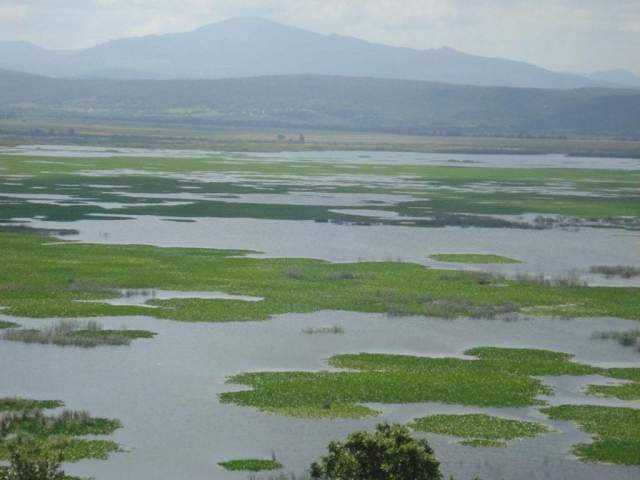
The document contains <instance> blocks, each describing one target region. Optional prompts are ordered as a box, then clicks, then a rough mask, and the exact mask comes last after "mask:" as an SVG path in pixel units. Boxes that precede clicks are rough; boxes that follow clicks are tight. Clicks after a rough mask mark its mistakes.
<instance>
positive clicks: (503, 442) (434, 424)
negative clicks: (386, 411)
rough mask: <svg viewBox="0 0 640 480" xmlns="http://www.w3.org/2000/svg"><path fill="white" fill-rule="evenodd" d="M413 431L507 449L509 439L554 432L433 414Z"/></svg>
mask: <svg viewBox="0 0 640 480" xmlns="http://www.w3.org/2000/svg"><path fill="white" fill-rule="evenodd" d="M410 426H411V428H413V429H414V430H418V431H420V432H430V433H437V434H439V435H449V436H453V437H461V438H464V440H463V441H462V442H461V443H462V444H464V445H467V446H491V447H506V446H507V442H508V441H510V440H515V439H521V438H528V437H535V436H538V435H542V434H545V433H548V432H550V431H551V429H550V428H549V427H547V426H546V425H543V424H541V423H537V422H525V421H522V420H512V419H507V418H500V417H494V416H491V415H485V414H468V415H431V416H428V417H422V418H417V419H416V420H414V421H413V422H412V423H411V425H410Z"/></svg>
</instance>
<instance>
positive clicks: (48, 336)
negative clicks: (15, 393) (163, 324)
mask: <svg viewBox="0 0 640 480" xmlns="http://www.w3.org/2000/svg"><path fill="white" fill-rule="evenodd" d="M154 336H155V333H154V332H148V331H146V330H103V329H102V326H101V325H100V324H99V323H97V322H95V321H93V320H90V321H87V322H79V321H74V320H61V321H59V322H57V323H55V324H54V325H52V326H49V327H47V328H44V329H41V330H39V329H35V328H29V329H15V330H10V331H8V332H5V333H4V335H2V338H4V339H5V340H10V341H12V342H23V343H42V344H52V345H61V346H76V347H84V348H91V347H97V346H99V345H129V344H131V341H132V340H135V339H138V338H153V337H154Z"/></svg>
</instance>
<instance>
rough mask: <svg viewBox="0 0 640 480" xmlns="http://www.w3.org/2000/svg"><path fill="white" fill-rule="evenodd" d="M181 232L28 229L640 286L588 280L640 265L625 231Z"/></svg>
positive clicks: (110, 226) (152, 222) (130, 227)
mask: <svg viewBox="0 0 640 480" xmlns="http://www.w3.org/2000/svg"><path fill="white" fill-rule="evenodd" d="M190 220H194V221H193V222H188V223H186V222H181V223H180V224H179V227H176V223H175V222H173V221H167V219H164V218H163V217H154V216H138V217H131V218H130V219H128V220H125V219H123V220H80V221H76V222H49V221H42V220H33V221H31V222H29V225H31V226H33V227H36V228H47V229H76V230H78V232H79V233H78V234H77V235H65V236H64V238H65V239H68V240H80V241H83V242H90V243H110V244H147V245H156V246H160V247H203V248H216V249H241V250H254V251H257V252H260V253H259V254H256V255H254V256H258V257H296V258H298V257H305V258H317V259H322V260H329V261H334V262H355V261H359V260H374V261H385V260H399V261H407V262H416V263H421V264H424V265H431V266H434V267H446V268H458V269H460V268H474V269H481V270H489V271H494V272H503V273H511V274H515V273H533V274H543V275H547V276H558V275H567V274H569V273H573V272H575V271H578V272H581V273H582V274H583V276H584V278H585V279H586V280H591V281H592V282H594V283H597V284H612V285H613V284H618V285H640V278H638V277H636V278H635V279H634V278H632V279H611V280H607V279H605V278H603V277H601V276H593V275H590V276H589V275H586V270H588V268H589V267H590V266H592V265H638V266H640V264H639V261H640V236H636V235H630V234H629V233H628V232H626V231H623V230H615V229H601V228H580V229H577V230H563V229H550V230H520V229H498V228H462V227H443V228H414V227H409V226H407V227H403V226H386V225H371V226H358V225H338V224H333V223H317V222H313V221H295V220H260V219H246V218H193V219H190ZM437 253H487V254H497V255H503V256H507V257H510V258H514V259H517V260H521V261H522V262H523V263H521V264H503V265H465V264H459V263H457V264H452V263H446V262H436V261H433V260H430V259H429V255H433V254H437Z"/></svg>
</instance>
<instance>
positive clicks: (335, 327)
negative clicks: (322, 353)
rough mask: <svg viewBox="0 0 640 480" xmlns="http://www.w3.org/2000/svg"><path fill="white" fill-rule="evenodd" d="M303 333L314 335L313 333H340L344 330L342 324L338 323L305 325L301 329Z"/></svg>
mask: <svg viewBox="0 0 640 480" xmlns="http://www.w3.org/2000/svg"><path fill="white" fill-rule="evenodd" d="M302 332H303V333H306V334H308V335H315V334H318V333H320V334H323V333H324V334H334V335H337V334H340V333H344V332H345V330H344V328H343V327H342V326H340V325H331V326H327V327H306V328H303V329H302Z"/></svg>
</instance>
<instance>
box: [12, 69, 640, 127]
mask: <svg viewBox="0 0 640 480" xmlns="http://www.w3.org/2000/svg"><path fill="white" fill-rule="evenodd" d="M0 116H4V117H5V118H15V119H17V120H18V121H22V120H27V121H28V120H29V119H33V118H42V117H49V118H55V119H56V120H57V121H63V120H64V119H75V120H80V121H81V122H96V121H112V120H115V121H127V122H132V121H133V122H139V121H152V122H156V123H157V122H169V123H184V124H198V125H208V126H241V127H246V126H249V127H277V128H280V127H292V128H300V129H331V130H352V131H356V130H357V131H371V132H397V133H416V134H435V135H542V136H565V135H566V136H582V135H594V136H608V137H625V138H640V91H638V90H633V89H629V90H622V89H602V88H581V89H573V90H545V89H537V88H512V87H481V86H463V85H451V84H445V83H433V82H422V81H414V80H396V79H376V78H363V77H339V76H327V75H281V76H264V77H251V78H236V79H217V80H216V79H214V80H184V79H183V80H104V79H59V78H58V79H56V78H49V77H41V76H36V75H30V74H24V73H17V72H9V71H0Z"/></svg>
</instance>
